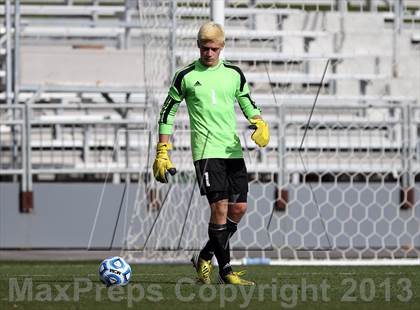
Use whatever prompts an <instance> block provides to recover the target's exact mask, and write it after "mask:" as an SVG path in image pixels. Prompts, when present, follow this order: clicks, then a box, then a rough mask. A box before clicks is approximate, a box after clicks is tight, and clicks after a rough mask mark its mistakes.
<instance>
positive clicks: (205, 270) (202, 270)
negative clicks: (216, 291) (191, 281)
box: [191, 254, 213, 284]
mask: <svg viewBox="0 0 420 310" xmlns="http://www.w3.org/2000/svg"><path fill="white" fill-rule="evenodd" d="M191 262H192V263H193V265H194V268H195V270H196V271H197V278H198V279H197V280H198V282H200V283H203V284H211V280H210V275H211V272H212V271H213V265H212V264H211V260H204V259H202V258H200V257H199V256H198V254H194V255H193V257H192V258H191Z"/></svg>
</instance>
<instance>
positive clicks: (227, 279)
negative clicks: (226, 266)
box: [218, 270, 255, 285]
mask: <svg viewBox="0 0 420 310" xmlns="http://www.w3.org/2000/svg"><path fill="white" fill-rule="evenodd" d="M245 273H246V271H245V270H242V271H238V272H235V271H234V272H231V273H229V274H227V275H225V276H224V277H222V276H220V275H219V281H218V282H219V284H233V285H255V283H254V282H252V281H248V280H245V279H242V278H241V276H243V275H244V274H245Z"/></svg>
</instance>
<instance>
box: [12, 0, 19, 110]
mask: <svg viewBox="0 0 420 310" xmlns="http://www.w3.org/2000/svg"><path fill="white" fill-rule="evenodd" d="M14 28H15V42H14V53H13V56H14V57H13V58H14V62H13V65H14V70H13V94H14V97H13V98H14V103H15V104H18V103H19V92H20V0H15V20H14Z"/></svg>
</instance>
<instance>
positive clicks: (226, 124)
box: [159, 60, 261, 161]
mask: <svg viewBox="0 0 420 310" xmlns="http://www.w3.org/2000/svg"><path fill="white" fill-rule="evenodd" d="M184 99H185V102H186V104H187V109H188V114H189V119H190V129H191V148H192V155H193V160H194V161H195V160H199V159H205V158H242V157H243V154H242V147H241V144H240V140H239V137H238V134H237V131H236V113H235V109H234V104H235V99H236V100H237V101H238V103H239V106H240V108H241V110H242V112H243V114H244V115H245V117H246V118H247V119H250V118H252V117H253V116H255V115H260V113H261V111H260V109H259V108H257V107H256V105H255V103H254V101H253V100H252V99H251V97H250V91H249V86H248V83H247V82H246V79H245V76H244V74H243V73H242V71H241V70H240V69H239V67H237V66H234V65H232V64H230V63H228V62H226V61H223V60H220V61H219V63H218V65H216V66H213V67H206V66H204V65H202V64H201V62H200V61H199V60H196V61H195V62H193V63H192V64H190V65H188V66H186V67H184V68H182V69H181V70H179V71H177V73H176V74H175V76H174V78H173V81H172V84H171V86H170V88H169V92H168V96H167V97H166V100H165V102H164V104H163V107H162V109H161V112H160V118H159V133H160V134H172V130H173V129H172V128H173V122H174V118H175V114H176V111H177V109H178V107H179V104H180V103H181V101H182V100H184Z"/></svg>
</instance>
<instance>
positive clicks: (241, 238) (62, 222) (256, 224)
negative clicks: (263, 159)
mask: <svg viewBox="0 0 420 310" xmlns="http://www.w3.org/2000/svg"><path fill="white" fill-rule="evenodd" d="M123 189H124V185H123V184H106V185H105V187H104V185H103V184H100V183H61V184H60V183H38V184H35V185H34V210H33V213H31V214H21V213H19V205H18V194H19V187H18V184H13V183H0V248H39V247H41V248H42V247H63V248H84V247H87V245H88V242H89V236H90V232H91V229H92V225H93V223H94V219H95V214H96V211H97V209H98V205H100V206H101V207H100V212H99V216H98V221H97V225H96V229H95V231H94V234H93V239H92V244H91V245H92V246H93V247H108V246H109V244H110V241H111V238H112V233H113V229H114V225H115V221H116V218H117V213H118V209H119V206H120V203H121V198H122V193H123ZM274 189H275V187H274V185H273V184H265V185H263V186H261V185H258V184H253V185H251V187H250V198H249V201H248V202H249V207H248V208H249V209H248V213H247V216H246V217H245V218H244V220H243V221H242V222H241V223H240V227H239V232H238V234H237V235H236V237H235V238H234V240H232V245H233V246H236V247H247V246H250V247H268V246H270V245H271V244H272V245H274V246H284V245H290V246H292V247H296V248H302V247H319V246H327V245H328V242H327V239H326V236H325V231H324V228H323V225H322V221H321V220H320V217H319V214H318V210H317V207H316V205H315V204H314V203H313V198H312V194H311V192H310V189H309V187H308V186H307V185H298V186H294V185H290V186H289V199H290V203H289V205H288V209H287V211H284V212H278V211H276V212H275V213H274V216H273V218H272V222H271V225H270V229H269V231H270V233H269V234H268V233H267V230H266V227H267V224H268V220H269V217H270V214H271V210H272V201H273V200H272V199H273V197H274ZM419 189H420V184H417V186H416V197H417V201H419V198H420V190H419ZM102 193H103V196H102V200H101V195H102ZM136 193H137V184H131V185H129V186H128V187H127V191H126V195H125V200H124V202H123V203H124V204H123V206H124V207H123V209H122V213H121V216H120V219H119V222H118V227H117V233H116V237H115V242H114V247H121V246H122V242H123V236H124V234H125V233H124V232H125V231H127V223H129V222H130V221H129V219H130V218H131V215H132V211H133V206H134V201H135V197H136ZM315 193H316V197H317V201H318V204H319V206H320V208H321V213H322V217H323V221H324V222H325V223H326V226H327V230H328V234H329V235H330V237H333V236H334V237H335V238H336V239H335V242H336V246H342V247H361V248H365V247H400V246H413V245H415V246H417V247H420V208H419V207H420V204H419V203H418V202H417V206H416V207H415V208H413V209H410V210H401V209H400V208H399V205H398V204H399V187H398V186H397V184H385V185H383V186H381V185H380V184H369V185H367V184H365V183H360V184H357V183H355V184H345V183H339V184H338V185H334V184H332V183H325V184H323V185H322V186H315ZM175 196H176V195H175ZM204 202H205V201H204ZM200 203H202V200H201V202H200ZM171 207H172V210H171V212H174V213H173V215H171V216H170V217H171V220H173V216H178V217H179V219H175V221H172V222H175V224H177V225H175V227H178V230H179V231H180V230H181V226H182V225H181V224H182V221H183V219H184V216H185V213H184V211H183V210H184V209H186V207H185V206H184V207H183V209H182V210H181V209H178V210H174V205H171ZM178 208H179V207H178ZM192 209H194V211H193V210H192V211H191V213H190V215H191V216H190V218H191V219H192V218H193V221H189V222H188V223H190V224H189V225H192V223H193V222H194V223H195V224H194V225H193V226H198V227H199V229H198V228H197V227H195V228H194V229H193V230H191V229H189V231H190V232H191V231H194V234H196V235H197V236H195V237H196V238H197V239H198V240H199V243H202V242H204V241H205V240H204V239H205V238H206V231H207V229H206V227H207V218H208V214H207V213H208V208H207V207H206V208H198V207H197V206H192ZM127 219H128V220H127ZM191 219H190V220H191ZM140 221H141V219H140ZM157 227H158V226H157ZM201 230H202V231H201ZM157 233H159V232H157ZM172 234H175V235H178V234H179V232H176V231H175V232H172ZM366 236H368V237H367V238H365V237H366ZM172 237H173V236H172ZM187 239H188V238H187ZM270 239H271V240H270ZM193 246H200V244H194V245H193Z"/></svg>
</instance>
